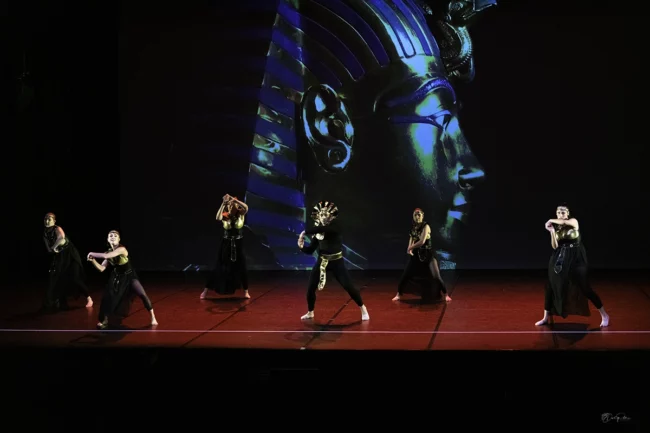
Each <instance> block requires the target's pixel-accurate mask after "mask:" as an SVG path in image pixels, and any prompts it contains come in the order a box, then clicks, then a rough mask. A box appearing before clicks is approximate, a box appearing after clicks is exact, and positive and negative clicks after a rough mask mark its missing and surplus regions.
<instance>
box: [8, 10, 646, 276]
mask: <svg viewBox="0 0 650 433" xmlns="http://www.w3.org/2000/svg"><path fill="white" fill-rule="evenodd" d="M246 3H247V2H243V1H239V2H235V3H234V5H233V4H230V5H229V4H224V3H219V2H207V1H203V2H200V1H199V2H188V3H179V2H174V3H173V4H172V3H170V4H169V5H167V4H165V3H164V2H160V3H159V2H146V1H145V2H126V1H123V2H116V3H102V4H99V3H97V4H95V3H93V4H90V3H89V2H88V3H87V2H81V1H63V2H57V3H55V4H52V3H50V2H45V1H42V2H39V1H34V0H31V1H24V2H14V3H12V4H11V5H10V9H9V18H10V20H9V31H10V34H11V36H12V38H11V44H10V46H11V48H12V49H11V55H12V57H11V59H12V62H11V64H12V66H13V68H12V69H10V70H8V71H9V74H7V76H6V78H7V79H8V80H9V81H8V82H9V83H10V87H9V88H10V89H11V91H12V92H13V94H14V95H15V96H16V97H13V98H10V101H13V102H14V105H13V106H12V108H15V110H11V113H12V116H13V117H12V118H11V120H12V121H14V122H12V123H13V124H15V125H16V129H15V132H16V135H15V140H13V142H14V143H15V145H13V146H5V156H6V157H7V159H5V161H4V164H3V165H4V168H5V170H4V174H5V176H6V180H5V194H4V195H5V197H6V198H5V200H4V202H5V203H6V204H7V205H8V206H6V207H5V211H4V212H3V213H4V215H3V216H4V217H5V218H7V219H6V221H7V222H6V223H5V226H4V230H3V234H4V236H5V243H4V244H5V250H4V254H5V257H6V259H5V260H4V261H3V265H4V266H5V268H6V270H10V271H11V275H13V276H17V277H19V278H24V277H25V276H26V275H38V274H39V273H40V274H42V273H44V272H46V267H47V265H46V263H47V258H46V255H45V250H44V247H43V243H42V240H41V234H42V229H43V228H42V217H43V215H44V214H45V213H46V212H54V213H56V214H57V216H58V223H59V224H60V225H61V226H62V227H63V228H64V229H65V230H66V232H67V233H68V235H69V236H70V237H71V238H72V240H73V241H74V242H75V244H77V246H78V248H79V250H80V252H81V253H82V254H83V255H85V253H86V252H88V251H103V249H104V248H105V239H106V234H107V233H108V231H109V230H111V229H117V230H120V231H121V232H122V234H123V241H124V243H125V244H126V245H127V246H128V247H129V249H130V250H131V254H132V255H134V257H137V261H136V266H138V267H139V268H141V269H149V270H178V269H181V268H182V267H183V266H185V265H186V264H189V263H195V264H201V265H208V266H209V265H211V264H212V262H213V261H214V257H215V254H216V246H217V242H218V240H219V236H220V228H219V226H218V225H217V224H216V223H215V221H214V213H215V212H216V209H217V207H218V204H219V201H220V198H221V196H222V195H223V194H224V193H225V192H230V193H231V194H235V195H239V196H240V197H243V194H244V191H245V186H246V171H247V165H248V153H249V152H248V150H249V146H250V143H251V132H250V131H251V130H252V121H253V119H254V115H255V110H256V107H257V104H256V102H255V99H254V98H252V97H251V95H253V94H254V86H255V83H256V84H257V85H258V86H259V84H260V83H261V75H262V73H261V69H259V68H260V62H261V61H263V55H264V54H265V52H266V49H267V47H268V41H267V39H266V38H267V35H268V31H269V30H270V26H271V24H272V21H273V16H274V13H273V10H274V2H271V1H268V2H266V1H256V3H258V4H260V5H265V8H264V9H261V10H257V11H256V10H253V9H250V8H248V7H247V6H246ZM248 3H250V2H248ZM594 8H600V9H594ZM618 13H619V14H621V15H619V16H617V15H616V14H617V10H613V8H612V7H611V5H602V6H595V5H590V6H589V7H585V6H583V5H581V4H580V3H579V2H561V1H544V2H542V1H532V0H531V1H519V2H516V1H507V2H500V3H499V6H497V7H496V8H493V9H492V10H490V11H488V12H486V13H485V14H484V16H482V17H481V20H480V21H479V22H478V23H477V24H476V25H475V26H474V27H473V28H472V29H471V33H472V37H473V40H474V44H475V52H476V57H475V61H476V67H477V74H476V79H475V81H474V82H473V83H470V84H468V85H466V86H464V87H460V88H458V93H459V96H460V98H461V100H462V101H463V107H464V108H463V111H462V113H461V122H462V125H463V128H464V131H465V134H466V136H467V137H468V139H469V140H470V143H471V146H472V149H473V151H474V153H475V154H476V155H477V156H478V158H479V160H480V161H481V163H482V165H483V167H484V169H485V171H486V173H487V179H486V181H485V183H484V184H483V185H482V186H481V187H480V190H479V191H478V193H477V194H476V197H475V199H474V208H473V211H472V213H471V220H470V224H469V228H468V236H467V240H466V241H465V244H464V253H463V254H462V257H461V258H460V262H459V268H470V269H471V268H474V269H480V268H499V269H529V268H543V267H545V266H546V264H547V260H548V255H549V253H550V242H549V239H548V234H547V232H546V231H545V230H544V229H543V223H544V222H545V221H546V220H547V219H548V218H552V217H553V215H554V210H555V206H556V205H557V204H558V203H559V202H564V201H566V202H568V203H569V205H570V206H571V209H572V212H573V214H574V215H575V216H576V217H577V218H578V219H579V220H580V222H581V227H582V231H583V238H584V241H585V244H586V246H587V251H588V254H589V259H590V261H591V264H592V266H594V267H597V268H610V269H613V268H647V267H648V259H649V253H648V251H647V248H646V247H645V243H646V239H647V237H648V234H649V233H650V229H648V228H647V224H646V223H645V220H646V219H647V217H646V215H645V213H646V212H645V209H646V208H647V202H648V199H647V198H646V194H645V192H644V191H645V190H646V185H647V181H646V176H643V174H644V173H643V170H645V134H646V124H647V120H646V114H645V113H646V108H645V104H644V101H646V100H647V98H646V97H647V94H648V89H649V86H648V84H647V81H646V78H645V76H644V74H643V71H644V69H643V67H642V63H643V62H645V61H646V59H645V56H644V54H643V53H644V52H645V43H644V38H643V36H642V29H643V26H644V25H645V24H644V21H645V17H644V16H641V15H638V14H634V15H633V14H632V13H630V16H623V15H622V13H623V12H622V11H620V12H618ZM612 14H614V15H612ZM233 29H238V31H237V33H236V34H233V31H234V30H233ZM24 53H26V68H27V70H28V71H29V72H30V75H29V77H28V78H27V79H26V80H25V83H27V84H28V85H29V87H30V88H31V89H33V91H34V94H33V99H31V102H30V103H29V104H26V108H24V107H23V108H22V109H21V107H22V106H21V105H20V104H24V103H25V101H26V100H25V97H24V96H22V97H21V96H20V95H25V89H24V88H22V90H21V87H20V86H17V83H18V81H17V78H18V77H19V76H20V74H21V73H22V72H23V54H24ZM21 92H22V93H21ZM407 224H409V216H408V215H407V216H405V225H407Z"/></svg>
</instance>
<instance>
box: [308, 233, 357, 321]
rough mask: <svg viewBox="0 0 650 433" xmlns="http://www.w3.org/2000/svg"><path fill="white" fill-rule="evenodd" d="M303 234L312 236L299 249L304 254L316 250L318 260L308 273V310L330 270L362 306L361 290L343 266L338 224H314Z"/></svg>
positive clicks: (312, 308) (323, 285) (311, 306)
mask: <svg viewBox="0 0 650 433" xmlns="http://www.w3.org/2000/svg"><path fill="white" fill-rule="evenodd" d="M305 234H306V235H311V236H312V238H311V243H310V244H309V245H308V246H305V247H303V248H301V249H300V250H301V251H302V252H303V253H305V254H313V253H314V251H318V260H317V261H316V264H315V265H314V267H313V268H312V270H311V274H310V275H309V285H308V287H307V306H308V311H314V307H315V305H316V290H323V288H325V280H326V276H327V272H328V271H332V273H333V274H334V278H336V280H337V281H338V282H339V284H340V285H341V286H343V288H344V289H345V291H346V292H348V294H349V295H350V297H351V298H352V299H353V300H354V302H355V303H356V304H357V305H358V306H359V307H361V306H363V300H362V299H361V292H360V291H359V289H357V288H356V287H355V286H354V284H353V283H352V279H351V278H350V274H349V273H348V270H347V268H346V267H345V262H344V260H343V240H342V237H341V233H340V231H339V229H338V224H336V222H335V221H334V222H332V223H330V224H329V225H326V226H315V227H312V228H310V229H308V230H305ZM314 235H315V236H314Z"/></svg>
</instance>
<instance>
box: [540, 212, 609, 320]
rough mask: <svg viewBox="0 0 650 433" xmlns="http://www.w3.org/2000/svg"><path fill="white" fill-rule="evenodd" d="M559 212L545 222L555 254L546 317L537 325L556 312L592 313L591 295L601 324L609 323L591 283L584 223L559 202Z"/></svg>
mask: <svg viewBox="0 0 650 433" xmlns="http://www.w3.org/2000/svg"><path fill="white" fill-rule="evenodd" d="M555 213H556V216H557V218H555V219H550V220H548V221H547V222H546V224H545V225H544V227H545V228H546V230H548V232H549V233H550V235H551V246H552V247H553V254H551V259H550V260H549V263H548V282H547V284H546V292H545V297H544V317H543V318H542V320H540V321H539V322H537V323H535V325H537V326H541V325H546V324H548V322H549V319H550V317H551V316H552V315H555V316H562V317H564V318H566V317H567V316H569V315H570V314H575V315H580V316H589V305H588V303H587V299H589V301H591V302H592V303H593V304H594V306H595V307H596V308H597V309H598V311H599V312H600V316H601V318H602V322H601V323H600V326H601V327H605V326H608V325H609V315H608V314H607V313H606V312H605V308H604V307H603V302H602V301H601V300H600V297H599V296H598V295H597V294H596V292H594V290H593V289H592V288H591V285H590V284H589V278H588V271H589V265H588V262H587V251H586V249H585V247H584V245H583V244H582V236H581V234H580V224H579V223H578V220H577V219H575V218H571V217H570V216H569V208H568V207H567V206H565V205H562V206H558V207H557V209H556V212H555Z"/></svg>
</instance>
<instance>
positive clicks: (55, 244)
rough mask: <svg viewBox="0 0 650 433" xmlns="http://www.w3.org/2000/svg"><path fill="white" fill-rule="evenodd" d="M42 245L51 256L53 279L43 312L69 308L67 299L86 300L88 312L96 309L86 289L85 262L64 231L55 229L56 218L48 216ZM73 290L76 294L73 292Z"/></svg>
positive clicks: (45, 220)
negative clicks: (80, 298) (78, 298)
mask: <svg viewBox="0 0 650 433" xmlns="http://www.w3.org/2000/svg"><path fill="white" fill-rule="evenodd" d="M44 224H45V231H44V232H43V241H44V242H45V248H46V249H47V252H48V253H50V254H52V262H51V264H50V278H49V283H48V287H47V292H46V294H45V305H44V309H46V310H51V309H59V308H67V304H68V303H67V296H68V295H70V294H71V295H72V296H74V297H78V296H79V295H83V296H85V298H86V308H90V307H92V306H93V300H92V298H91V297H90V294H89V293H88V288H87V287H86V283H85V282H84V279H85V272H84V268H83V262H82V261H81V257H80V256H79V251H77V248H76V247H75V246H74V244H73V243H72V241H71V240H70V238H68V237H67V236H66V235H65V232H64V231H63V229H62V228H61V227H59V226H57V225H56V215H54V214H53V213H51V212H50V213H47V214H46V215H45V219H44ZM70 289H74V290H75V291H74V292H70Z"/></svg>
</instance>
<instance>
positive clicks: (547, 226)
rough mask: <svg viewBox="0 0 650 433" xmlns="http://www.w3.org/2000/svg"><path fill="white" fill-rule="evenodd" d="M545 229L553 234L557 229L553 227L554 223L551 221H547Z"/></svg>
mask: <svg viewBox="0 0 650 433" xmlns="http://www.w3.org/2000/svg"><path fill="white" fill-rule="evenodd" d="M544 228H545V229H546V230H548V231H549V232H551V233H553V232H554V231H555V227H553V223H552V222H550V221H546V224H545V225H544Z"/></svg>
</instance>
